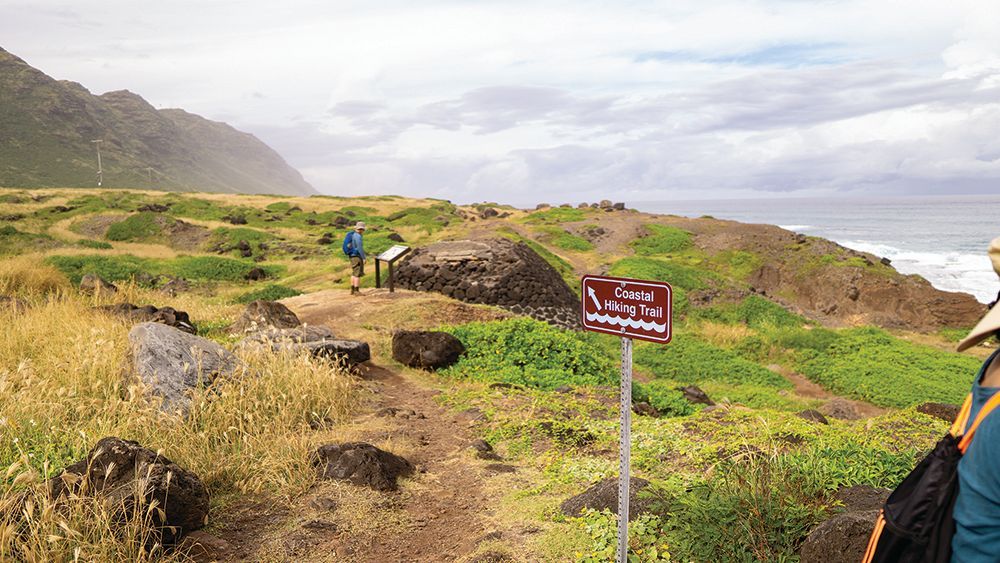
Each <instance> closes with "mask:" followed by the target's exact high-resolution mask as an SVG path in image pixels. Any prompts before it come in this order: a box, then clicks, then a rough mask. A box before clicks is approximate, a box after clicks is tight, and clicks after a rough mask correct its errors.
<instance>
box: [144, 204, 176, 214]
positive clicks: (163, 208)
mask: <svg viewBox="0 0 1000 563" xmlns="http://www.w3.org/2000/svg"><path fill="white" fill-rule="evenodd" d="M169 210H170V205H169V204H166V205H164V204H162V203H147V204H145V205H140V206H139V207H137V208H136V211H148V212H150V213H166V212H167V211H169Z"/></svg>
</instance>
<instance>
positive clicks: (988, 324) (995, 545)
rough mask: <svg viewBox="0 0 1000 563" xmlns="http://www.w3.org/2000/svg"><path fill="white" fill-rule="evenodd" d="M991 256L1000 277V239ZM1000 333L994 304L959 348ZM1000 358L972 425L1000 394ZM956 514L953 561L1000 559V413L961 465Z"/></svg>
mask: <svg viewBox="0 0 1000 563" xmlns="http://www.w3.org/2000/svg"><path fill="white" fill-rule="evenodd" d="M989 254H990V260H991V261H992V262H993V269H994V270H995V271H996V272H997V275H1000V238H996V239H994V240H993V242H991V243H990V251H989ZM998 298H1000V295H998ZM998 331H1000V306H997V305H996V302H994V303H993V305H991V307H990V310H989V312H987V313H986V316H984V317H983V319H982V320H981V321H979V324H978V325H976V328H974V329H972V332H970V333H969V336H967V337H966V338H965V340H962V342H960V343H959V345H958V350H959V351H962V350H965V349H967V348H970V347H972V346H975V345H976V344H979V343H980V342H982V341H984V340H986V339H988V338H990V337H991V336H996V335H997V333H998ZM998 355H1000V350H997V351H996V352H993V354H992V355H991V356H990V357H989V359H987V360H986V362H985V363H983V367H982V368H981V369H980V370H979V373H978V374H977V375H976V380H975V382H973V385H972V410H971V412H970V415H969V420H970V421H971V420H975V417H976V415H977V414H978V413H979V410H980V409H981V408H982V407H983V405H984V404H986V402H987V401H988V400H989V399H990V397H992V396H993V395H995V394H996V392H997V391H1000V362H997V361H994V359H995V358H996V357H997V356H998ZM952 514H953V516H954V518H955V535H954V536H953V537H952V542H951V547H952V555H951V560H952V561H953V562H956V563H968V562H974V563H979V562H986V561H991V562H995V561H1000V414H997V413H991V414H990V415H988V416H986V418H984V419H983V421H982V423H980V425H979V429H978V430H976V435H975V438H974V439H973V440H972V441H971V442H970V443H969V449H968V450H966V452H965V455H963V456H962V460H961V461H960V462H959V464H958V497H957V498H956V499H955V510H954V512H953V513H952Z"/></svg>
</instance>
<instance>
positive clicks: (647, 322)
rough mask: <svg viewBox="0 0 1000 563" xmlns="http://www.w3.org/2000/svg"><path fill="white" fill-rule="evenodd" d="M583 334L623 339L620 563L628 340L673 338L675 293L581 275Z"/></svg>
mask: <svg viewBox="0 0 1000 563" xmlns="http://www.w3.org/2000/svg"><path fill="white" fill-rule="evenodd" d="M581 289H582V290H583V291H582V294H581V297H582V305H581V307H580V317H581V318H580V320H581V322H582V323H583V328H584V330H592V331H594V332H604V333H607V334H615V335H618V336H621V339H622V376H621V392H620V396H621V428H620V435H619V439H618V440H619V441H618V451H619V457H620V466H619V475H618V559H617V561H618V563H625V562H627V561H628V497H629V456H630V454H631V445H632V339H633V338H638V339H639V340H648V341H650V342H659V343H661V344H666V343H667V342H670V338H671V336H672V334H673V322H672V319H673V310H672V307H673V305H672V297H673V290H672V289H671V288H670V284H668V283H665V282H658V281H646V280H631V279H627V278H610V277H602V276H584V277H583V283H582V286H581Z"/></svg>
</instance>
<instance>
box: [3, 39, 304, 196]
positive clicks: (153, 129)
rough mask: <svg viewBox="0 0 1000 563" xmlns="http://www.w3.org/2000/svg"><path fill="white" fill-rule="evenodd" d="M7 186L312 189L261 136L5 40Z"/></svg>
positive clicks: (266, 191) (256, 190) (293, 191)
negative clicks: (106, 84)
mask: <svg viewBox="0 0 1000 563" xmlns="http://www.w3.org/2000/svg"><path fill="white" fill-rule="evenodd" d="M0 100H2V101H3V103H2V104H0V186H7V187H24V188H38V187H96V185H97V180H98V178H97V153H96V150H95V146H94V145H95V143H94V142H93V141H94V140H97V139H100V140H101V141H102V143H101V160H102V169H103V182H102V186H103V187H106V188H141V189H156V190H161V191H185V192H189V191H211V192H222V193H249V194H278V195H313V194H316V193H317V192H316V190H315V189H314V188H313V187H312V186H311V185H309V183H308V182H306V181H305V179H304V178H303V177H302V175H301V174H300V173H299V172H298V171H297V170H295V169H294V168H292V167H291V166H290V165H289V164H288V163H287V162H285V160H284V159H283V158H282V157H281V155H279V154H278V153H277V152H275V151H274V149H272V148H270V147H268V146H267V145H266V144H265V143H263V142H262V141H260V139H258V138H257V137H255V136H254V135H252V134H250V133H246V132H243V131H239V130H238V129H236V128H234V127H232V126H230V125H228V124H226V123H223V122H219V121H212V120H209V119H206V118H204V117H201V116H199V115H196V114H193V113H190V112H187V111H185V110H183V109H180V108H168V109H157V108H155V107H153V105H152V104H150V103H149V102H148V101H146V100H145V99H144V98H143V97H142V96H140V95H138V94H136V93H134V92H132V91H130V90H114V91H110V92H105V93H103V94H97V95H95V94H93V93H91V92H90V91H89V90H88V89H87V88H86V87H84V86H83V85H81V84H80V83H78V82H74V81H70V80H56V79H54V78H52V77H50V76H48V75H46V74H45V73H43V72H42V71H40V70H38V69H36V68H34V67H32V66H31V65H29V64H28V63H27V62H25V61H24V60H23V59H21V58H19V57H17V56H16V55H13V54H11V53H10V52H8V51H6V50H4V49H3V48H0Z"/></svg>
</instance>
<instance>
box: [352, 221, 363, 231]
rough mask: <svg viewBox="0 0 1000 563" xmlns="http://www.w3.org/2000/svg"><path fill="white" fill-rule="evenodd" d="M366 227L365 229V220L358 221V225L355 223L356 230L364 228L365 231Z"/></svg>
mask: <svg viewBox="0 0 1000 563" xmlns="http://www.w3.org/2000/svg"><path fill="white" fill-rule="evenodd" d="M364 229H365V222H364V221H358V223H357V224H356V225H354V230H355V231H358V230H362V231H363V230H364Z"/></svg>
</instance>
